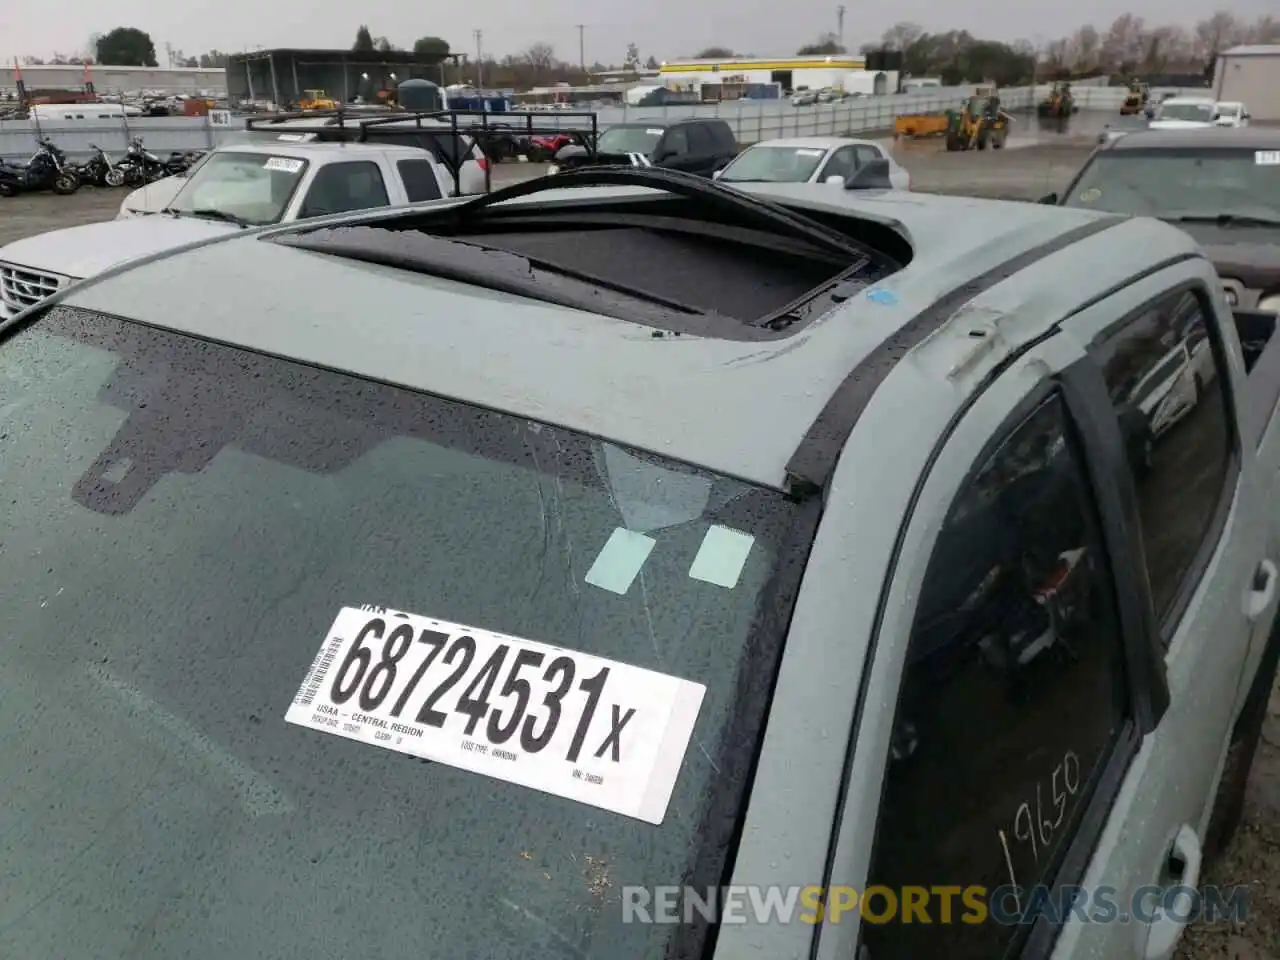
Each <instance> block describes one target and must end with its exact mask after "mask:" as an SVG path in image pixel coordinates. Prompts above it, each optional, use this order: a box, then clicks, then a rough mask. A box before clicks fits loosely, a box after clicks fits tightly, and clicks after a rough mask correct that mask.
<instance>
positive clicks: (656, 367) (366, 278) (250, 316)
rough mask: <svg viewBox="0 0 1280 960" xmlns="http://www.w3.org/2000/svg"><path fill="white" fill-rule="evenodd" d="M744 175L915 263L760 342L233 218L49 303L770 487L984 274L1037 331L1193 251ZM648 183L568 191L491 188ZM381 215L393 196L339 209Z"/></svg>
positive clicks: (1082, 223)
mask: <svg viewBox="0 0 1280 960" xmlns="http://www.w3.org/2000/svg"><path fill="white" fill-rule="evenodd" d="M741 189H742V190H743V191H744V192H747V193H752V194H757V195H760V196H762V197H764V198H766V199H771V200H774V201H775V202H782V203H785V204H787V205H789V206H791V207H793V208H795V209H797V210H799V211H801V212H817V213H823V214H826V215H828V216H841V215H842V216H858V217H860V218H865V219H866V220H870V221H873V222H875V223H879V224H883V225H888V226H891V227H893V228H894V229H896V230H898V231H899V232H900V233H901V234H902V235H903V236H905V237H907V238H909V239H910V240H911V241H912V244H913V246H914V248H915V254H914V258H913V259H912V260H911V262H910V263H909V264H908V265H907V266H906V267H905V268H904V269H902V270H900V271H899V272H897V273H895V274H893V275H892V276H890V277H888V278H887V279H886V280H883V281H881V282H880V283H879V284H878V285H877V295H876V297H875V298H874V299H872V298H871V297H870V296H864V295H852V296H851V297H850V298H849V299H847V300H845V301H844V302H843V303H842V304H841V305H840V306H838V307H837V308H835V309H833V310H831V311H830V312H829V313H827V314H825V315H823V316H822V317H820V318H818V319H816V320H815V321H813V322H812V323H810V324H809V325H808V326H806V327H805V328H804V330H803V332H802V333H799V334H796V335H795V336H792V337H789V338H784V339H780V340H763V341H762V340H742V339H728V338H719V337H716V336H684V335H682V336H664V335H662V334H661V332H660V331H655V329H654V328H652V327H647V326H641V325H639V324H636V323H632V322H629V321H626V320H621V319H618V318H616V317H607V316H603V315H599V314H595V313H591V312H587V311H585V310H577V309H569V308H565V307H560V306H557V305H552V304H548V303H543V302H536V301H532V300H529V299H526V298H523V297H519V296H514V295H510V294H506V293H501V292H497V291H493V290H488V289H483V288H479V287H477V286H475V285H470V284H466V283H463V282H459V281H454V280H450V279H445V278H442V277H439V276H431V275H425V274H422V273H417V272H411V271H408V270H401V269H397V268H393V267H387V266H382V265H377V264H371V263H365V262H358V261H354V260H350V259H345V258H340V257H334V256H330V255H325V254H322V253H318V252H315V251H309V250H303V249H299V248H297V247H289V246H285V245H282V244H276V243H271V242H269V239H270V238H271V237H277V236H282V235H288V234H291V233H298V232H304V231H305V230H308V229H314V223H313V224H310V225H302V226H297V225H295V226H291V227H282V228H268V229H265V230H258V231H251V232H248V233H240V232H238V233H236V234H233V235H230V236H228V237H225V238H222V239H221V241H213V242H210V243H208V244H204V245H201V246H198V247H195V248H186V249H185V250H183V251H179V252H174V253H165V254H160V255H157V256H155V257H152V258H149V259H146V260H142V261H135V262H134V263H133V264H131V265H128V266H126V267H122V268H118V269H116V270H112V271H108V272H107V273H105V274H102V275H100V276H99V277H97V278H94V279H91V280H88V281H85V282H82V283H81V284H78V285H77V286H76V287H73V288H71V289H70V290H69V291H68V292H67V294H65V295H63V297H62V300H63V302H65V303H67V304H69V305H72V306H77V307H82V308H85V309H90V310H97V311H100V312H103V313H107V314H113V315H117V316H122V317H126V318H131V319H134V320H138V321H140V322H143V323H147V324H151V325H155V326H159V327H164V328H169V329H172V330H175V331H179V332H182V333H186V334H190V335H193V336H197V337H201V338H207V339H214V340H219V341H222V342H227V343H231V344H234V345H237V346H241V347H244V348H247V349H250V350H255V351H259V352H263V353H267V354H273V355H277V356H283V357H290V358H293V359H296V360H299V361H301V362H304V363H308V364H311V365H315V366H319V367H326V368H330V369H336V370H341V371H344V372H347V373H350V374H352V375H355V376H359V377H365V378H369V379H375V380H380V381H383V382H388V383H393V384H398V385H401V386H404V387H407V388H409V389H413V390H421V391H424V392H430V393H434V394H437V395H440V396H445V397H449V398H452V399H456V400H461V401H463V402H466V403H470V404H474V405H476V406H481V407H486V408H490V409H496V410H501V411H505V412H508V413H511V414H514V415H516V416H524V417H530V418H534V419H536V420H539V421H541V422H546V423H550V424H553V425H557V426H561V427H564V428H567V429H570V430H575V431H578V432H582V433H586V434H590V435H594V436H599V437H604V438H607V439H610V440H612V441H613V442H616V443H619V444H623V445H626V446H630V447H633V448H637V449H642V450H649V451H652V452H655V453H659V454H661V455H663V456H667V457H671V458H673V459H675V460H680V461H684V462H687V463H691V464H695V465H698V466H700V467H703V468H705V469H709V470H712V471H715V472H718V473H721V474H724V475H727V476H734V477H738V478H741V479H744V480H747V481H750V482H753V483H757V484H761V485H764V486H770V487H774V488H778V489H786V488H787V487H788V485H789V483H790V482H791V481H792V479H793V477H794V474H793V473H792V471H791V465H792V463H793V461H794V458H796V457H797V456H798V455H799V452H800V451H801V449H802V448H806V449H818V448H821V451H820V453H821V456H822V457H833V456H834V455H836V454H838V452H839V451H840V450H841V449H843V444H844V440H845V439H846V438H847V434H844V435H840V436H836V437H834V439H832V438H831V437H828V438H827V439H826V440H824V439H823V436H824V431H827V432H828V433H829V432H830V423H829V420H828V415H829V414H830V411H831V409H832V408H831V405H832V404H833V403H837V401H838V402H840V403H842V402H844V401H843V399H842V398H846V397H847V391H848V390H849V389H850V388H852V389H854V390H855V391H857V390H861V389H864V388H866V387H867V385H868V384H872V383H877V382H879V381H878V379H877V376H883V375H886V374H887V369H892V368H893V367H894V365H895V364H896V363H897V361H898V360H899V359H900V358H901V357H902V356H903V355H905V354H906V353H907V352H908V351H907V349H906V348H905V347H901V348H899V347H896V346H894V344H895V343H897V342H898V341H897V340H895V338H898V337H899V336H900V335H902V334H903V331H904V329H909V330H913V331H915V333H917V334H918V333H919V332H920V331H921V330H922V329H923V328H922V327H921V323H922V322H923V321H922V320H921V318H922V317H924V316H926V315H928V316H930V317H932V318H933V320H932V321H931V323H933V324H934V325H935V326H936V327H937V328H938V329H939V330H941V331H944V332H945V331H946V330H948V329H950V330H952V331H953V332H954V333H955V340H954V344H955V350H957V351H959V352H958V353H956V354H955V355H954V356H953V357H952V358H951V359H949V360H948V359H945V358H944V359H943V360H940V361H939V363H940V364H942V369H943V370H944V371H945V370H946V369H950V368H951V367H952V366H953V365H954V364H957V363H961V362H962V360H963V357H964V356H969V355H970V354H971V353H972V350H973V348H974V344H975V340H974V339H972V337H971V335H970V334H968V333H962V332H961V331H959V330H958V329H957V328H956V327H955V326H954V324H952V322H951V321H952V320H953V319H955V318H963V317H972V316H973V314H972V313H971V312H970V311H972V310H973V309H975V307H974V304H975V303H976V302H977V301H976V300H974V298H975V297H979V295H980V294H981V293H982V291H983V290H984V289H988V288H989V289H990V291H991V292H992V295H994V294H995V292H996V291H1005V293H1004V299H1003V300H1002V301H1001V303H1002V306H1001V308H1000V309H1001V311H1002V312H1003V314H1004V315H1005V318H1006V319H1007V320H1008V321H1009V322H1013V320H1014V319H1017V320H1018V322H1019V323H1023V324H1030V325H1031V327H1033V328H1035V329H1037V330H1039V329H1040V328H1042V327H1045V326H1047V325H1052V323H1054V322H1056V321H1057V320H1060V319H1062V318H1063V317H1065V316H1067V315H1069V314H1070V313H1071V312H1072V311H1074V310H1076V309H1080V308H1081V307H1082V306H1083V305H1084V304H1085V303H1086V302H1087V301H1088V300H1089V298H1090V297H1092V296H1094V295H1096V293H1097V292H1099V291H1102V290H1105V289H1107V288H1108V287H1109V286H1110V285H1113V284H1114V285H1117V286H1118V285H1122V284H1123V283H1124V282H1126V281H1127V280H1129V279H1131V278H1132V277H1133V276H1134V275H1135V274H1136V273H1139V272H1141V270H1142V269H1144V268H1145V267H1146V266H1149V265H1150V264H1151V263H1153V262H1157V261H1159V260H1162V259H1165V258H1169V257H1176V256H1188V255H1189V256H1197V255H1200V254H1199V251H1198V248H1197V247H1196V246H1195V242H1194V241H1193V240H1192V239H1191V238H1190V237H1189V236H1188V235H1187V234H1185V233H1184V232H1183V231H1180V230H1177V229H1175V228H1173V227H1170V226H1168V225H1166V224H1163V223H1160V222H1159V221H1155V220H1148V219H1142V218H1133V219H1125V218H1118V217H1114V216H1109V215H1105V214H1098V213H1095V212H1092V211H1084V210H1073V209H1064V208H1060V207H1053V206H1047V205H1039V204H1025V203H1013V202H1003V201H990V200H977V199H968V198H959V197H938V196H928V195H924V194H912V193H907V192H905V191H875V192H874V194H870V193H865V192H862V191H843V190H839V191H837V190H831V189H830V188H829V187H823V188H814V187H813V186H812V185H805V184H762V185H757V184H752V185H743V187H742V188H741ZM646 193H650V191H647V190H643V189H640V190H637V189H627V188H616V187H612V188H610V187H606V188H586V187H583V188H578V189H573V190H568V189H565V190H554V191H548V192H547V193H544V194H541V195H535V196H534V197H526V198H522V199H520V200H515V201H508V202H509V203H512V204H513V205H516V204H524V203H537V204H541V203H548V202H555V201H556V199H564V195H565V194H572V195H573V196H574V198H575V199H579V198H585V199H591V198H592V196H591V195H592V194H597V195H601V196H604V195H608V196H614V195H617V194H627V195H644V194H646ZM556 195H560V196H559V198H557V196H556ZM453 202H457V201H443V202H442V203H443V204H450V203H453ZM397 215H399V216H403V211H395V210H383V211H378V212H374V213H367V214H362V215H360V216H359V217H358V218H355V217H347V218H346V219H345V220H344V221H342V222H355V223H358V224H373V223H375V222H376V221H377V220H379V219H384V218H385V219H390V218H393V217H395V216H397ZM334 219H335V218H328V219H327V220H326V221H325V222H326V224H327V223H329V222H330V221H332V220H334ZM1085 234H1090V236H1089V237H1088V238H1087V239H1085ZM1108 234H1110V235H1111V236H1110V237H1109V236H1108ZM1059 248H1061V249H1059ZM1043 258H1048V259H1050V260H1052V264H1051V265H1050V266H1049V267H1045V268H1044V269H1045V271H1046V272H1045V273H1044V274H1043V277H1041V279H1039V280H1034V278H1032V279H1025V278H1024V280H1023V281H1022V287H1019V286H1018V284H1017V283H1016V282H1015V281H1016V280H1017V278H1019V277H1023V275H1024V274H1025V273H1026V270H1027V268H1028V267H1030V266H1031V265H1035V264H1038V263H1039V262H1040V261H1041V260H1042V259H1043ZM1046 262H1047V260H1046ZM1036 276H1040V275H1039V274H1036ZM281 277H288V278H289V282H288V283H287V284H282V283H281V282H280V278H281ZM1009 284H1012V285H1013V286H1012V287H1010V286H1009ZM1023 288H1025V289H1023ZM1019 290H1022V292H1018V291H1019ZM371 303H373V304H377V309H376V310H371V309H369V305H370V304H371ZM193 304H199V305H200V306H199V307H193ZM930 311H932V312H930ZM356 318H358V322H356ZM987 321H988V322H991V318H990V316H988V317H987ZM955 322H956V323H961V322H969V321H962V320H959V319H956V320H955ZM933 332H936V331H933ZM1002 332H1003V331H1002ZM913 335H915V334H913ZM935 339H936V338H935ZM944 339H945V338H944ZM945 342H947V343H950V342H951V341H950V340H946V341H945ZM886 344H887V345H888V346H887V347H886ZM886 349H887V350H888V351H889V353H888V356H889V357H890V362H889V363H888V367H887V368H884V367H883V365H884V363H885V361H884V359H883V358H884V356H885V353H884V351H885V350H886ZM946 349H951V347H947V348H946ZM877 358H879V359H877ZM866 364H871V365H873V366H874V365H876V364H880V365H881V369H879V370H878V372H876V373H874V374H873V373H868V374H866V375H865V376H864V375H863V374H861V373H859V372H858V371H862V370H863V369H864V365H866ZM942 375H943V376H945V375H946V374H945V372H944V373H943V374H942ZM872 389H873V390H874V388H872ZM877 396H878V394H877ZM837 405H838V403H837ZM908 406H909V404H908ZM852 427H853V422H852V421H850V423H849V429H852ZM836 433H837V434H838V433H839V431H838V430H837V431H836ZM806 445H808V446H807V447H806ZM833 450H834V453H833V452H832V451H833ZM824 470H828V476H829V469H828V468H824ZM816 472H822V471H816Z"/></svg>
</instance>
